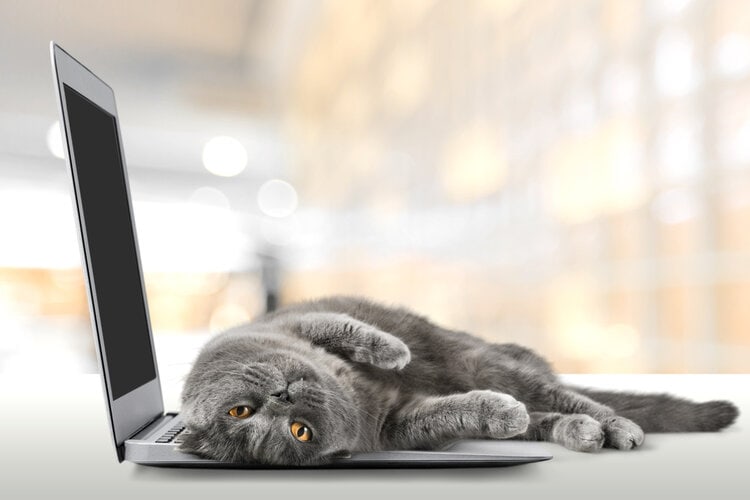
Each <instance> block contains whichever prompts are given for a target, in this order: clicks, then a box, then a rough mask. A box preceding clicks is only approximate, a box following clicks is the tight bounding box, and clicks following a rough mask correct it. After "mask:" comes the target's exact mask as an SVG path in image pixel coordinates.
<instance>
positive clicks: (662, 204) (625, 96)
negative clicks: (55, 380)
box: [0, 0, 750, 373]
mask: <svg viewBox="0 0 750 500" xmlns="http://www.w3.org/2000/svg"><path fill="white" fill-rule="evenodd" d="M51 39H55V40H56V41H57V42H59V43H60V44H61V45H62V46H63V47H64V48H66V49H67V50H68V51H70V52H71V53H72V54H73V55H74V56H76V57H78V58H79V59H80V60H81V61H83V62H84V64H86V65H87V66H89V67H90V68H92V69H93V71H94V72H96V73H97V74H98V75H100V76H101V77H102V78H103V79H104V80H105V81H107V82H108V83H109V84H110V85H111V86H112V87H113V88H114V89H115V92H116V96H117V101H118V108H119V114H120V124H121V132H122V137H123V142H124V148H125V152H126V158H127V163H128V169H129V176H130V181H131V192H132V196H133V202H134V210H135V218H136V226H137V231H138V237H139V240H140V244H141V257H142V263H143V266H144V270H145V280H146V286H147V291H148V299H149V306H150V311H151V319H152V323H153V329H154V334H155V339H156V344H157V351H158V356H159V362H160V364H167V365H168V364H175V365H177V364H183V365H189V363H190V361H191V360H192V359H193V356H194V355H195V352H196V350H197V349H198V348H199V347H200V345H201V344H202V343H203V342H204V341H205V340H206V338H208V336H209V335H210V334H211V333H213V332H216V331H218V330H220V329H222V328H224V327H227V326H230V325H232V324H236V323H239V322H242V321H246V320H248V319H250V318H252V317H254V316H256V315H258V314H260V313H262V312H263V311H264V310H265V309H266V307H268V306H271V307H273V306H274V305H275V304H282V305H283V304H286V303H290V302H293V301H296V300H302V299H308V298H314V297H318V296H321V295H328V294H357V295H364V296H368V297H371V298H373V299H376V300H378V301H383V302H385V303H391V304H403V305H405V306H408V307H410V308H412V309H415V310H416V311H418V312H420V313H422V314H426V315H428V316H429V317H431V318H432V319H433V320H435V321H437V322H439V323H441V324H444V325H445V326H449V327H453V328H458V329H461V330H465V331H468V332H472V333H474V334H477V335H479V336H482V337H484V338H486V339H490V340H494V341H498V342H504V341H514V342H520V343H523V344H525V345H528V346H531V347H533V348H535V349H537V350H539V351H540V352H541V353H543V354H544V355H546V356H547V357H548V358H550V359H551V360H552V361H553V363H554V365H555V367H556V368H557V369H558V370H559V371H561V372H567V373H574V372H678V373H679V372H699V373H704V372H705V373H708V372H747V371H748V370H749V369H750V2H745V1H742V0H736V1H730V0H725V1H710V0H575V1H567V0H539V1H536V0H535V1H509V0H494V1H493V0H476V1H458V0H455V1H450V0H409V1H396V0H392V1H388V0H349V1H344V0H341V1H333V0H331V1H326V0H284V1H262V0H256V1H242V0H220V1H211V2H205V1H198V0H187V1H186V0H160V1H158V2H152V1H145V0H130V1H128V2H99V1H67V2H62V1H59V2H58V1H38V0H26V1H16V0H11V1H7V0H6V1H3V2H2V3H0V238H1V239H0V372H19V373H33V372H36V371H39V370H40V367H42V366H43V367H44V371H45V372H48V371H49V370H54V371H57V372H65V371H68V372H81V371H83V372H92V371H95V370H96V364H95V357H94V349H93V342H92V334H91V327H90V323H89V312H88V305H87V299H86V295H85V289H84V282H83V275H82V272H81V268H80V260H79V251H78V241H77V238H78V236H77V233H76V227H75V217H74V209H73V205H72V201H71V185H70V181H69V178H68V172H67V168H66V166H65V162H64V160H63V159H62V156H63V152H62V145H61V139H60V131H59V128H58V127H59V125H58V123H57V108H56V103H55V101H54V94H53V87H52V76H51V70H50V63H49V49H48V44H49V41H50V40H51Z"/></svg>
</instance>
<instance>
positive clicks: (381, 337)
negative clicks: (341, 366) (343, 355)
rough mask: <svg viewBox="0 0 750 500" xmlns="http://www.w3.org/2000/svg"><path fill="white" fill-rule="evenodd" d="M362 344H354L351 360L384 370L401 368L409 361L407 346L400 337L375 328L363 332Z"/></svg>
mask: <svg viewBox="0 0 750 500" xmlns="http://www.w3.org/2000/svg"><path fill="white" fill-rule="evenodd" d="M361 342H362V344H361V345H359V346H355V348H354V352H353V353H352V360H354V361H358V362H360V363H369V364H371V365H374V366H377V367H378V368H382V369H384V370H401V369H402V368H403V367H405V366H406V365H407V364H409V361H411V351H409V347H408V346H407V345H406V344H404V343H403V342H402V341H401V340H400V339H398V338H396V337H394V336H393V335H389V334H387V333H384V332H381V331H380V330H377V329H375V328H373V329H371V330H369V331H366V332H364V335H363V336H362V341H361Z"/></svg>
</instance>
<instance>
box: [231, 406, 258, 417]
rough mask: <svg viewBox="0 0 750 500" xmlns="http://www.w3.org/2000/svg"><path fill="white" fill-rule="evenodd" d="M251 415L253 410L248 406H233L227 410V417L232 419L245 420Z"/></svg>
mask: <svg viewBox="0 0 750 500" xmlns="http://www.w3.org/2000/svg"><path fill="white" fill-rule="evenodd" d="M252 414H253V410H252V409H251V408H250V407H249V406H235V407H234V408H232V409H231V410H229V415H231V416H232V417H234V418H247V417H249V416H250V415H252Z"/></svg>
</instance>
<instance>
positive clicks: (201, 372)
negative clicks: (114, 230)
mask: <svg viewBox="0 0 750 500" xmlns="http://www.w3.org/2000/svg"><path fill="white" fill-rule="evenodd" d="M237 405H248V406H250V407H252V408H253V410H254V413H253V415H252V416H251V417H250V418H247V419H244V420H240V419H236V418H233V417H231V416H230V415H229V414H228V411H229V409H230V408H232V407H233V406H237ZM737 415H738V410H737V408H736V407H735V406H734V405H733V404H732V403H729V402H726V401H711V402H708V403H694V402H691V401H687V400H685V399H680V398H676V397H674V396H669V395H666V394H654V395H650V394H631V393H620V392H608V391H599V390H594V389H583V388H576V387H570V386H566V385H564V384H562V383H561V382H560V381H559V380H558V378H557V376H556V375H555V374H554V373H553V371H552V369H551V367H550V365H549V364H548V363H547V362H546V361H545V360H544V359H543V358H541V357H540V356H539V355H537V354H535V353H534V352H532V351H531V350H529V349H526V348H524V347H521V346H518V345H515V344H491V343H488V342H485V341H483V340H481V339H478V338H476V337H472V336H470V335H468V334H466V333H462V332H457V331H453V330H448V329H445V328H441V327H440V326H437V325H435V324H433V323H431V322H429V321H428V320H427V319H425V318H423V317H421V316H418V315H416V314H414V313H412V312H410V311H408V310H406V309H402V308H391V307H385V306H382V305H378V304H375V303H372V302H369V301H367V300H364V299H359V298H353V297H333V298H327V299H321V300H316V301H312V302H306V303H302V304H296V305H292V306H289V307H286V308H284V309H281V310H279V311H277V312H275V313H272V314H268V315H265V316H262V317H260V318H258V319H256V320H255V321H253V322H252V323H249V324H247V325H243V326H240V327H237V328H233V329H231V330H229V331H227V332H224V333H222V334H220V335H218V336H217V337H215V338H214V339H212V340H211V341H210V342H208V343H207V344H206V346H205V347H204V348H203V350H202V352H201V353H200V355H199V356H198V359H197V360H196V361H195V364H194V366H193V368H192V370H191V372H190V374H189V376H188V378H187V380H186V383H185V387H184V391H183V416H184V418H185V421H186V423H187V426H188V429H189V431H190V433H189V434H188V435H187V436H186V438H185V441H184V443H183V445H182V446H183V448H184V449H185V450H186V451H190V452H193V453H197V454H199V455H202V456H206V457H210V458H214V459H219V460H225V461H237V462H249V461H258V462H262V463H267V464H282V465H314V464H320V463H325V462H327V461H330V460H331V459H333V458H335V457H337V456H345V455H346V454H348V453H350V452H351V451H375V450H382V449H437V448H440V447H442V446H444V445H445V444H447V443H448V442H449V441H451V440H455V439H459V438H479V437H485V438H496V439H503V438H510V437H515V438H520V439H529V440H540V441H551V442H555V443H559V444H561V445H563V446H565V447H567V448H570V449H572V450H577V451H596V450H598V449H600V448H602V447H603V446H604V447H610V448H616V449H623V450H626V449H631V448H635V447H638V446H640V445H641V444H642V443H643V440H644V431H658V432H685V431H716V430H719V429H721V428H723V427H726V426H728V425H730V424H731V423H732V422H733V421H734V420H735V419H736V417H737ZM292 421H302V422H304V423H305V425H307V426H308V427H310V428H311V429H312V431H313V439H312V440H311V441H310V442H299V441H297V440H296V439H295V438H294V437H293V436H292V435H291V432H290V431H289V424H290V422H292Z"/></svg>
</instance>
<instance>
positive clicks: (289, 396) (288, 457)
mask: <svg viewBox="0 0 750 500" xmlns="http://www.w3.org/2000/svg"><path fill="white" fill-rule="evenodd" d="M235 347H237V346H235ZM242 350H243V351H244V349H242ZM238 354H239V355H238ZM311 354H315V355H311ZM321 358H322V359H321ZM321 361H323V362H321ZM327 361H332V362H334V363H340V361H339V360H337V359H336V360H334V359H331V360H328V359H326V358H325V355H321V354H320V353H304V352H295V350H293V349H292V350H287V349H259V350H257V352H255V353H253V351H245V352H240V353H238V352H231V353H230V352H226V351H225V352H222V353H216V354H215V355H212V356H208V357H207V359H200V358H199V360H198V361H197V362H196V364H195V365H194V367H193V370H192V371H191V373H190V375H189V376H188V379H187V381H186V383H185V388H184V391H183V411H182V414H183V418H184V420H185V423H186V426H187V429H188V430H189V431H190V432H189V433H188V434H187V435H186V436H185V438H184V441H183V444H182V445H181V448H182V449H183V450H184V451H188V452H191V453H195V454H197V455H200V456H204V457H208V458H212V459H216V460H220V461H230V462H259V463H263V464H278V465H315V464H322V463H326V462H329V461H330V460H332V459H333V458H335V457H338V456H345V455H347V454H348V452H347V450H349V449H351V448H352V446H353V445H354V444H355V439H356V437H357V429H358V427H359V423H358V421H357V411H356V406H355V404H354V401H353V396H352V391H351V389H350V388H348V386H346V385H345V383H344V382H343V381H342V380H341V379H340V378H339V377H335V376H333V373H334V372H333V371H332V370H331V367H330V366H327V365H326V363H324V362H327ZM335 369H336V368H335V367H334V370H335ZM338 371H339V373H340V368H339V369H338Z"/></svg>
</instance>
